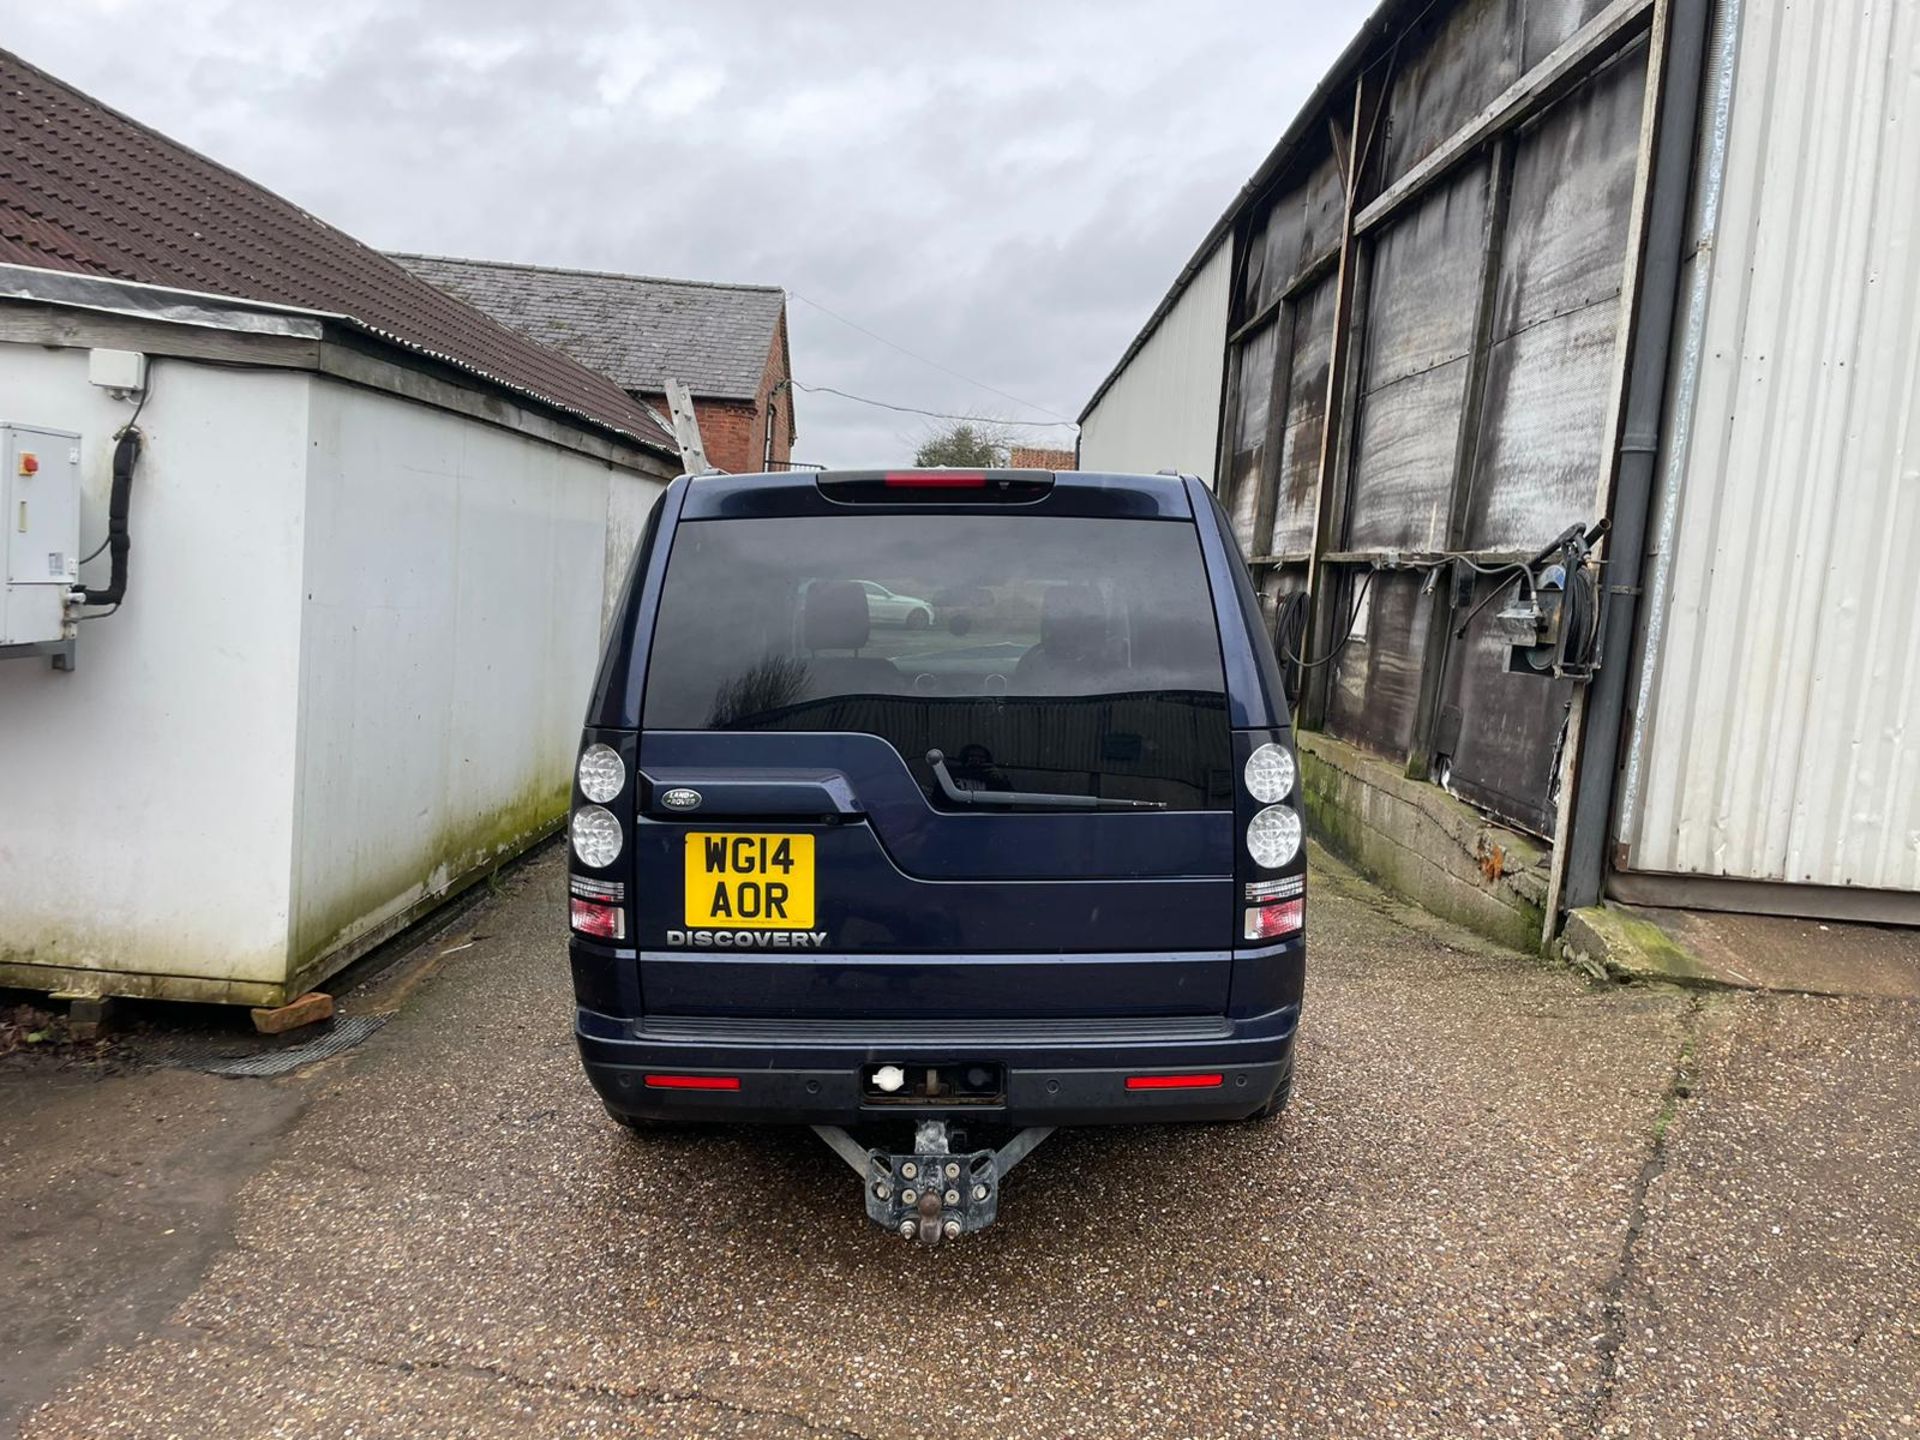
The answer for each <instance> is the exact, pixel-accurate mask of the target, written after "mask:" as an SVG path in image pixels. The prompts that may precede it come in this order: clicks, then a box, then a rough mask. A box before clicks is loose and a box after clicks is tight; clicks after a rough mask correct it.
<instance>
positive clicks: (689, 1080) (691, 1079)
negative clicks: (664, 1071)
mask: <svg viewBox="0 0 1920 1440" xmlns="http://www.w3.org/2000/svg"><path fill="white" fill-rule="evenodd" d="M647 1088H648V1089H649V1090H738V1089H739V1088H740V1077H739V1076H738V1075H649V1076H647Z"/></svg>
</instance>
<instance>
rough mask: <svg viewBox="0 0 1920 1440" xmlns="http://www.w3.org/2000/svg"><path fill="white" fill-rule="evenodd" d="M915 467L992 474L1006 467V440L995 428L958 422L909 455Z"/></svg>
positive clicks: (936, 434)
mask: <svg viewBox="0 0 1920 1440" xmlns="http://www.w3.org/2000/svg"><path fill="white" fill-rule="evenodd" d="M913 463H914V464H916V465H925V466H935V465H951V466H956V467H959V468H962V469H968V470H992V469H995V468H997V467H999V466H1002V465H1005V464H1006V463H1007V437H1006V435H1005V434H1004V433H1003V432H1002V431H1001V430H1000V428H999V427H998V426H995V425H991V424H987V423H985V422H982V421H978V420H960V421H956V422H955V423H953V424H951V425H948V426H947V427H945V428H944V429H941V430H936V431H934V432H933V434H931V435H929V436H927V438H926V439H925V440H923V441H921V442H920V448H919V449H918V450H916V451H914V452H913Z"/></svg>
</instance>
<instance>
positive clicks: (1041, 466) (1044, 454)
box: [1007, 445, 1079, 470]
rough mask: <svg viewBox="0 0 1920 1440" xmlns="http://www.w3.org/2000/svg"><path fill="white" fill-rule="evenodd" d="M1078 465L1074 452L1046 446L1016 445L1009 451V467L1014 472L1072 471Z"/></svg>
mask: <svg viewBox="0 0 1920 1440" xmlns="http://www.w3.org/2000/svg"><path fill="white" fill-rule="evenodd" d="M1078 463H1079V462H1078V461H1076V460H1075V459H1074V455H1073V451H1071V450H1055V449H1051V448H1049V447H1047V446H1044V445H1014V446H1011V447H1009V449H1008V450H1007V465H1008V467H1009V468H1011V469H1014V470H1072V469H1075V468H1077V466H1078Z"/></svg>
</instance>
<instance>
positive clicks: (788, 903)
mask: <svg viewBox="0 0 1920 1440" xmlns="http://www.w3.org/2000/svg"><path fill="white" fill-rule="evenodd" d="M687 925H688V926H689V927H690V928H694V929H702V930H705V929H720V930H810V929H812V928H813V836H811V835H740V834H731V835H714V834H701V833H696V834H691V835H688V836H687Z"/></svg>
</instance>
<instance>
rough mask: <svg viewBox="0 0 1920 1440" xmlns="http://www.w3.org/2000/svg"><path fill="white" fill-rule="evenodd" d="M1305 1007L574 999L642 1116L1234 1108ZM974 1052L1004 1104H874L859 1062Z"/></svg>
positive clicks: (1271, 1083)
mask: <svg viewBox="0 0 1920 1440" xmlns="http://www.w3.org/2000/svg"><path fill="white" fill-rule="evenodd" d="M1299 1019H1300V1007H1299V1006H1298V1005H1297V1004H1293V1005H1287V1006H1284V1007H1282V1008H1280V1009H1278V1010H1274V1011H1271V1012H1269V1013H1267V1014H1263V1015H1257V1016H1251V1017H1248V1018H1246V1019H1239V1020H1230V1019H1227V1018H1224V1017H1218V1018H1216V1017H1176V1018H1172V1019H1166V1020H1050V1021H1000V1022H997V1023H996V1022H992V1021H952V1022H944V1023H933V1022H928V1023H920V1022H885V1021H875V1022H844V1023H829V1022H812V1023H801V1022H789V1023H785V1024H783V1023H781V1022H775V1021H766V1020H752V1021H739V1022H734V1023H733V1024H732V1025H729V1024H728V1023H727V1022H724V1021H719V1020H711V1019H699V1020H676V1019H674V1018H673V1017H652V1018H650V1019H647V1020H640V1021H632V1020H625V1019H621V1018H618V1017H615V1016H609V1015H604V1014H600V1013H598V1012H595V1011H592V1010H587V1009H581V1010H579V1011H578V1012H577V1018H576V1024H575V1035H576V1038H577V1039H578V1041H579V1046H580V1056H581V1060H582V1063H583V1064H584V1065H585V1068H586V1072H587V1078H588V1080H590V1081H591V1082H592V1084H593V1087H594V1089H595V1090H596V1091H598V1092H599V1094H600V1097H601V1099H602V1100H604V1101H605V1102H606V1104H607V1107H608V1108H609V1109H611V1110H613V1111H615V1112H617V1113H619V1114H622V1115H627V1116H632V1117H634V1118H636V1119H650V1120H731V1121H742V1122H759V1123H776V1124H801V1125H856V1124H860V1123H863V1122H871V1121H878V1120H888V1119H909V1118H915V1117H925V1116H939V1117H943V1118H947V1119H955V1118H961V1117H967V1118H971V1119H973V1120H975V1121H977V1122H980V1123H984V1124H996V1125H1013V1126H1026V1125H1101V1124H1141V1123H1157V1122H1168V1121H1207V1120H1237V1119H1243V1118H1245V1117H1246V1116H1248V1115H1250V1114H1252V1113H1253V1112H1254V1111H1256V1110H1258V1109H1259V1108H1260V1107H1261V1106H1262V1105H1265V1104H1266V1103H1267V1101H1268V1100H1270V1099H1271V1098H1272V1097H1273V1095H1274V1092H1275V1091H1276V1090H1278V1089H1279V1087H1280V1086H1281V1084H1282V1083H1283V1082H1284V1081H1285V1080H1286V1078H1287V1076H1288V1075H1289V1073H1291V1071H1292V1068H1293V1048H1294V1039H1295V1035H1296V1032H1297V1030H1298V1026H1299ZM916 1062H918V1063H921V1064H951V1063H962V1062H982V1063H989V1064H997V1065H1002V1066H1004V1067H1005V1069H1006V1082H1007V1083H1006V1095H1005V1099H1004V1101H1001V1102H996V1103H993V1104H967V1105H955V1106H946V1107H942V1106H938V1105H910V1104H896V1103H880V1104H871V1103H867V1101H866V1100H865V1099H864V1098H863V1093H862V1078H863V1072H864V1071H865V1069H866V1067H868V1066H871V1065H875V1064H884V1063H899V1064H902V1065H908V1066H911V1065H913V1064H914V1063H916ZM1180 1073H1187V1074H1194V1073H1199V1074H1208V1075H1211V1074H1218V1075H1219V1076H1220V1083H1219V1084H1218V1085H1217V1086H1209V1087H1207V1088H1204V1089H1146V1090H1141V1089H1132V1090H1130V1089H1128V1088H1127V1083H1126V1082H1127V1078H1128V1077H1129V1076H1136V1075H1142V1074H1153V1075H1165V1074H1180ZM662 1074H668V1075H682V1076H684V1075H695V1076H700V1075H705V1076H723V1077H730V1078H733V1079H737V1080H738V1082H739V1088H738V1089H728V1090H683V1089H662V1088H657V1087H654V1086H650V1085H648V1083H647V1077H648V1076H649V1075H662Z"/></svg>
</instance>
